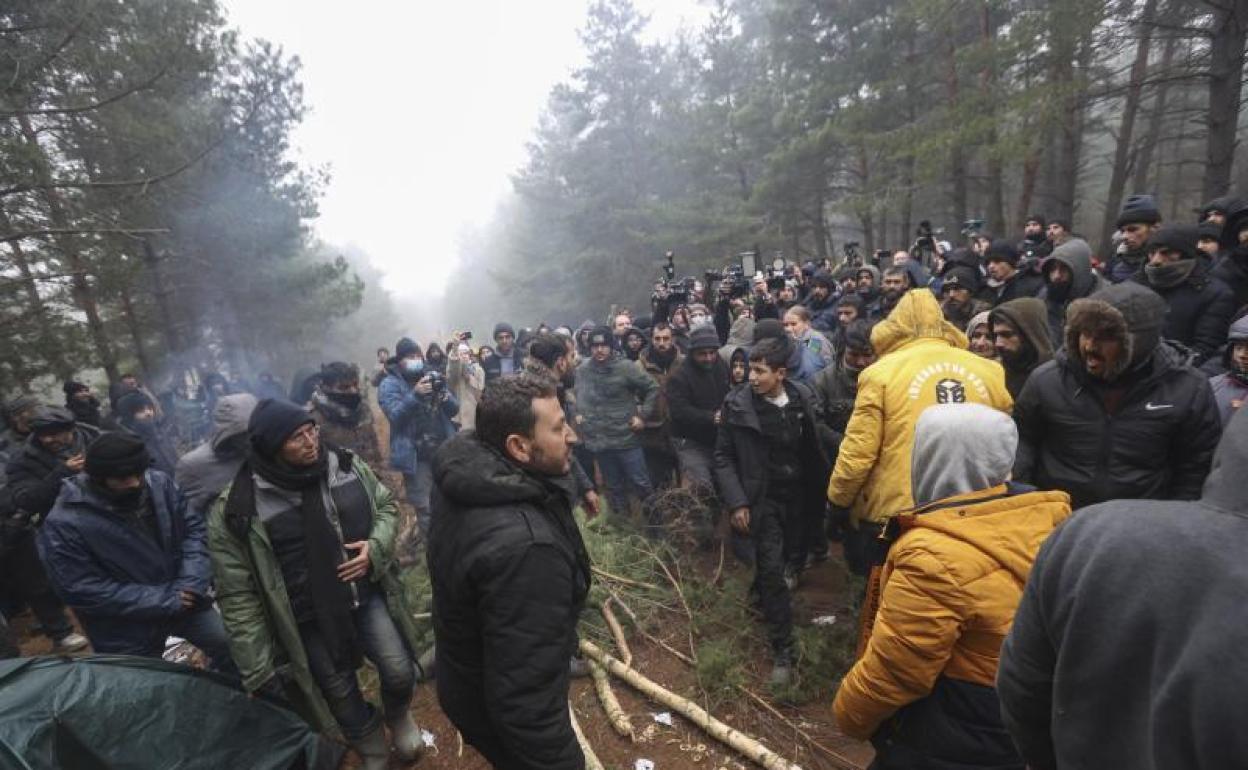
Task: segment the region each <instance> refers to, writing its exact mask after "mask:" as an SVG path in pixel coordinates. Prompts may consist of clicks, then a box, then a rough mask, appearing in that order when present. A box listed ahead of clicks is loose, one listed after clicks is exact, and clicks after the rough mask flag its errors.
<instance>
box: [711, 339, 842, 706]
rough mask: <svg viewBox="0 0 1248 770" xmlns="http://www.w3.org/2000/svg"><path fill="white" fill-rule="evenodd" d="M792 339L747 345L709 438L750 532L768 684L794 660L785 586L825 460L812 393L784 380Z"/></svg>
mask: <svg viewBox="0 0 1248 770" xmlns="http://www.w3.org/2000/svg"><path fill="white" fill-rule="evenodd" d="M792 345H793V343H792V341H790V340H787V339H773V338H768V339H764V340H762V341H761V342H759V343H757V344H756V345H755V346H754V348H753V350H751V351H750V382H749V384H748V385H740V386H738V387H736V388H734V389H733V390H732V391H731V392H730V393H729V394H728V397H727V398H726V399H725V401H724V406H723V416H722V419H721V421H720V428H719V434H718V438H717V440H716V442H715V481H716V483H717V486H718V487H719V497H720V499H721V500H723V502H724V505H725V506H726V507H727V508H728V510H730V511H732V526H733V528H735V529H736V530H737V531H739V532H749V533H750V536H751V537H752V538H753V540H754V552H755V572H754V591H755V592H756V593H757V595H758V600H759V603H760V604H761V607H762V612H763V619H764V622H765V623H766V625H767V636H768V637H769V639H770V642H771V651H772V662H773V668H772V673H771V684H772V685H773V686H784V685H787V684H788V683H789V681H790V680H791V678H792V667H793V663H794V652H795V650H794V640H793V605H792V600H791V597H790V591H791V590H792V589H793V588H795V587H796V585H797V575H798V574H799V573H800V571H801V569H802V567H803V566H804V563H805V560H806V552H807V546H808V543H809V541H810V539H811V538H810V537H809V534H810V533H809V530H810V527H811V524H812V523H817V524H819V525H822V523H823V511H824V500H823V492H824V485H825V484H826V482H827V479H828V474H829V473H830V472H831V467H832V464H831V462H829V460H828V456H827V453H826V452H825V450H824V443H823V442H822V441H821V440H820V436H819V427H820V423H819V418H818V409H817V405H816V399H815V396H814V394H813V392H811V390H810V389H809V388H808V387H806V386H805V385H800V384H798V383H793V382H788V381H787V378H786V375H787V374H788V369H787V366H788V361H789V356H790V347H791V346H792Z"/></svg>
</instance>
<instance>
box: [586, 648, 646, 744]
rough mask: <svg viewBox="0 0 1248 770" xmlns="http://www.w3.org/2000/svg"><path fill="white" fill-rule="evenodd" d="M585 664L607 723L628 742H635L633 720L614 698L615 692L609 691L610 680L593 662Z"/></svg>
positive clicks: (589, 661)
mask: <svg viewBox="0 0 1248 770" xmlns="http://www.w3.org/2000/svg"><path fill="white" fill-rule="evenodd" d="M585 662H586V663H588V664H589V675H590V676H592V677H593V678H594V690H595V691H597V693H598V701H599V702H600V703H601V704H602V710H603V711H605V712H606V713H607V721H608V722H610V723H611V726H612V727H613V728H615V731H616V732H617V733H619V734H620V735H621V736H623V737H625V738H628V739H629V740H630V741H636V740H637V733H636V732H635V731H634V730H633V720H632V719H630V718H629V716H628V714H626V713H624V709H623V708H621V707H620V701H619V700H618V699H617V698H616V697H615V691H614V690H612V689H611V680H610V679H609V678H608V677H607V672H606V671H604V670H603V669H602V666H600V665H598V662H597V661H595V660H587V661H585Z"/></svg>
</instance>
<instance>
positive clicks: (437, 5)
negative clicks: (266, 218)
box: [224, 0, 707, 296]
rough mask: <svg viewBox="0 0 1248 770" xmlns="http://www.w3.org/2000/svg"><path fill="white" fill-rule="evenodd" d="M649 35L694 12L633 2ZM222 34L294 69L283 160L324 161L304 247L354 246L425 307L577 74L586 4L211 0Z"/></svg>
mask: <svg viewBox="0 0 1248 770" xmlns="http://www.w3.org/2000/svg"><path fill="white" fill-rule="evenodd" d="M635 4H636V6H637V7H638V8H639V9H640V10H641V11H642V12H643V13H646V14H648V15H649V16H650V19H651V23H650V27H649V33H650V35H651V36H653V37H666V36H669V35H670V34H672V33H673V32H674V31H675V30H677V29H678V28H679V27H680V26H681V24H682V22H684V23H685V24H687V25H688V26H694V27H696V26H698V25H699V24H700V23H701V21H702V20H703V19H704V18H705V17H706V14H707V10H706V9H705V8H703V7H701V6H700V5H699V3H698V2H697V0H635ZM224 5H225V8H226V10H227V12H228V14H229V19H230V23H231V25H232V26H236V27H238V28H239V29H240V31H241V32H242V33H243V35H244V36H245V37H263V38H266V39H268V40H271V41H273V42H274V43H276V44H278V45H280V46H282V48H283V49H284V50H285V51H286V52H287V53H293V54H296V55H298V56H299V57H300V59H301V60H302V62H303V84H304V87H305V99H306V103H307V104H308V106H309V107H310V108H311V115H310V116H309V117H308V118H307V120H306V121H305V123H304V124H303V125H302V126H301V127H300V128H299V129H298V130H297V131H296V133H295V136H294V142H295V146H296V149H297V152H298V155H297V158H298V159H299V160H300V161H301V162H303V163H305V164H309V165H322V164H327V165H328V167H329V169H330V172H331V175H332V179H331V182H330V185H329V188H328V190H327V191H326V194H325V196H324V198H323V200H322V201H321V217H320V219H319V220H318V221H317V222H316V225H315V226H316V229H317V232H318V234H319V235H320V236H321V237H322V238H323V239H325V240H327V241H329V242H331V243H334V244H339V245H346V244H356V245H358V246H359V247H360V248H362V249H363V250H364V251H365V252H367V253H368V254H369V255H370V257H371V258H372V260H373V263H374V264H375V265H376V266H377V267H378V268H379V269H380V270H382V271H383V272H384V273H385V274H386V288H388V289H390V290H391V291H392V292H394V293H395V294H396V295H398V296H412V295H421V294H424V295H429V294H440V293H441V291H442V289H443V287H444V286H445V284H446V281H447V279H448V277H449V276H450V274H451V273H452V271H453V269H454V262H455V252H456V243H457V240H458V235H459V233H460V232H461V231H462V228H463V227H464V226H465V225H466V224H472V223H484V222H486V221H488V220H489V218H490V216H491V214H492V211H493V208H494V204H495V202H496V201H497V200H498V199H499V197H500V196H501V195H502V194H503V193H505V192H506V191H507V189H508V188H509V181H508V175H509V174H511V173H512V172H514V171H515V170H516V169H517V168H518V167H519V166H520V165H521V164H522V163H523V161H524V158H525V154H524V146H525V142H526V141H528V140H529V139H530V137H531V136H532V132H533V128H534V126H535V125H536V122H537V117H538V114H539V112H540V110H541V108H542V106H543V105H544V103H545V101H546V96H547V94H548V93H549V91H550V88H551V87H552V86H553V85H555V84H556V83H558V82H560V81H561V80H564V79H566V78H567V77H568V76H569V75H570V73H571V72H572V71H573V70H574V69H575V68H576V67H577V66H578V65H579V64H580V63H581V62H582V61H583V52H582V50H581V44H580V40H579V38H578V37H577V30H578V29H580V28H581V27H582V26H583V25H584V22H585V17H586V11H587V8H588V5H589V0H534V1H532V2H516V0H506V1H505V0H470V1H469V2H453V1H450V0H448V1H446V2H428V1H427V0H424V1H422V2H393V1H391V2H382V1H380V0H367V1H363V0H362V1H361V2H355V3H337V2H327V1H326V0H224Z"/></svg>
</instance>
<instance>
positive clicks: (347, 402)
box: [325, 391, 364, 411]
mask: <svg viewBox="0 0 1248 770" xmlns="http://www.w3.org/2000/svg"><path fill="white" fill-rule="evenodd" d="M325 397H326V398H328V399H329V400H330V401H332V402H334V403H335V404H337V405H338V406H341V407H344V408H346V409H350V410H352V411H355V410H356V409H359V408H360V402H361V401H363V399H364V397H363V396H361V395H360V394H359V393H334V392H332V391H329V392H326V393H325Z"/></svg>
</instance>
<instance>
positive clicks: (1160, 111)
mask: <svg viewBox="0 0 1248 770" xmlns="http://www.w3.org/2000/svg"><path fill="white" fill-rule="evenodd" d="M1178 47H1179V43H1178V38H1177V37H1175V36H1174V35H1166V42H1165V44H1164V45H1163V46H1162V49H1161V63H1160V64H1159V65H1158V67H1157V72H1158V73H1159V74H1160V75H1161V76H1162V77H1163V78H1165V77H1168V75H1169V72H1170V68H1171V67H1172V66H1174V52H1175V50H1176V49H1177V48H1178ZM1169 95H1170V83H1169V82H1168V81H1167V80H1162V81H1161V82H1160V83H1158V84H1157V85H1156V86H1155V87H1154V91H1153V104H1152V107H1151V109H1150V110H1149V115H1148V128H1147V129H1146V130H1145V132H1144V138H1143V140H1142V141H1141V142H1140V150H1139V154H1138V155H1137V156H1136V158H1135V177H1134V178H1133V179H1132V180H1131V188H1132V189H1133V190H1135V191H1136V192H1147V191H1148V190H1150V189H1152V188H1150V187H1149V186H1148V183H1149V180H1150V179H1151V178H1152V173H1151V172H1152V169H1153V155H1154V153H1155V152H1156V149H1157V142H1158V141H1159V140H1160V138H1161V125H1162V121H1163V120H1164V119H1165V117H1166V102H1167V100H1168V98H1169ZM1158 179H1160V175H1158Z"/></svg>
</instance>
